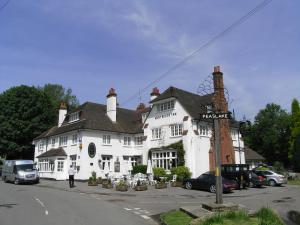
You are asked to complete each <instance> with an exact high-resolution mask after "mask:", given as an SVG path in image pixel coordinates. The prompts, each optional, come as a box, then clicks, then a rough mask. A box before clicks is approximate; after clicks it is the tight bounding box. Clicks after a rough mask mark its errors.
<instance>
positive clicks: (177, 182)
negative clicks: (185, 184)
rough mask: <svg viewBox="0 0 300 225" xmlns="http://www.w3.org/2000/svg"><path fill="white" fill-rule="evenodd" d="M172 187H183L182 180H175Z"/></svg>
mask: <svg viewBox="0 0 300 225" xmlns="http://www.w3.org/2000/svg"><path fill="white" fill-rule="evenodd" d="M171 186H172V187H182V181H175V182H172V183H171Z"/></svg>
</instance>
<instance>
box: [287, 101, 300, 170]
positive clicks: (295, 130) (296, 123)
mask: <svg viewBox="0 0 300 225" xmlns="http://www.w3.org/2000/svg"><path fill="white" fill-rule="evenodd" d="M290 132H291V136H290V141H289V144H290V148H289V158H290V159H291V160H292V162H293V164H294V163H295V161H294V159H293V158H294V154H295V152H297V151H299V150H298V149H297V146H295V142H296V141H297V140H296V139H297V137H298V136H299V135H300V104H299V102H298V101H297V100H296V99H294V100H293V101H292V110H291V126H290ZM298 163H300V161H298ZM294 165H295V164H294Z"/></svg>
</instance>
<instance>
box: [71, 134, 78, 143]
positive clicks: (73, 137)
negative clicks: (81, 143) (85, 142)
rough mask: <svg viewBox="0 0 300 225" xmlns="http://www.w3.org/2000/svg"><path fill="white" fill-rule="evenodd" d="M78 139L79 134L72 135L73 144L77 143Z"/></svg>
mask: <svg viewBox="0 0 300 225" xmlns="http://www.w3.org/2000/svg"><path fill="white" fill-rule="evenodd" d="M77 141H78V136H77V134H73V135H72V144H73V145H77Z"/></svg>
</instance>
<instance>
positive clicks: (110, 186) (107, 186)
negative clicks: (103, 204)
mask: <svg viewBox="0 0 300 225" xmlns="http://www.w3.org/2000/svg"><path fill="white" fill-rule="evenodd" d="M102 187H103V188H106V189H111V188H113V185H112V184H111V183H108V182H102Z"/></svg>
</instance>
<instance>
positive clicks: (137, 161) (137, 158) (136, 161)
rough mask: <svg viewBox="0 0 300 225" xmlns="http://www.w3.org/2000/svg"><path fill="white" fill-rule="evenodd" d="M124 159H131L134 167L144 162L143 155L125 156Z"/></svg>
mask: <svg viewBox="0 0 300 225" xmlns="http://www.w3.org/2000/svg"><path fill="white" fill-rule="evenodd" d="M123 159H124V160H125V161H129V160H130V162H131V165H132V167H134V166H136V165H140V164H142V158H141V156H123Z"/></svg>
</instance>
